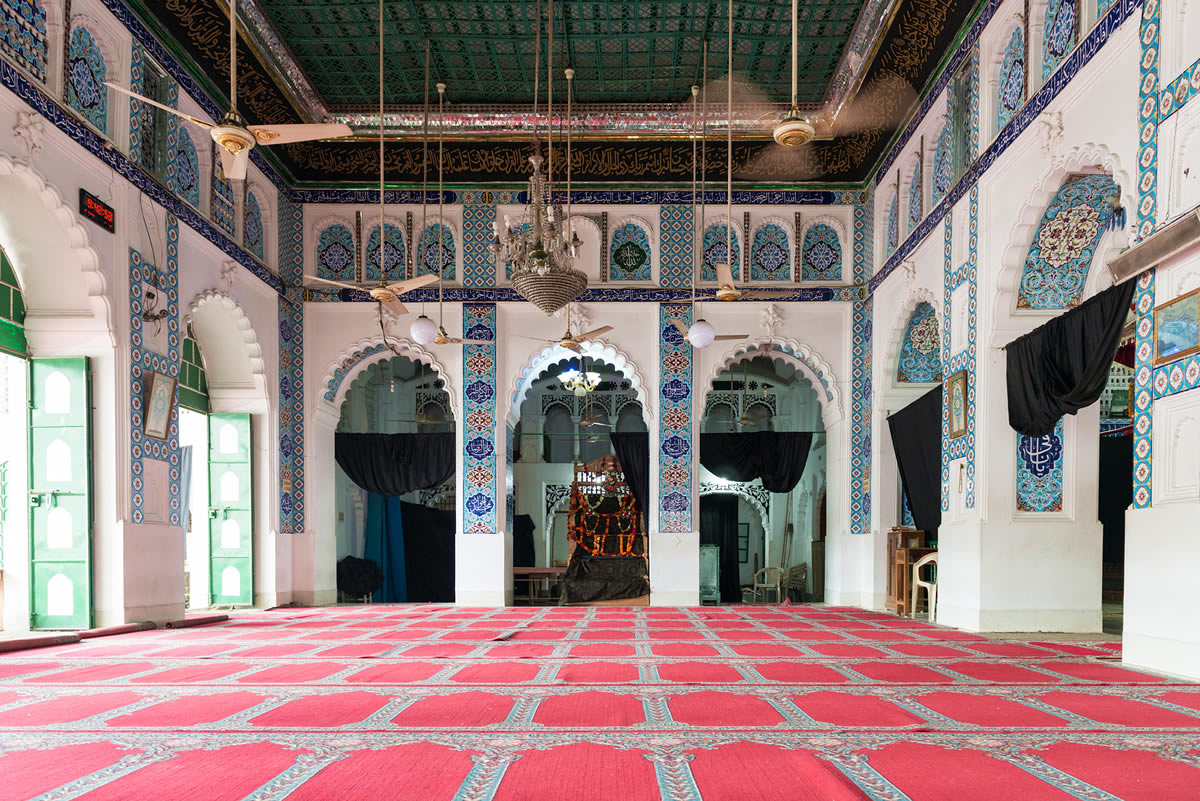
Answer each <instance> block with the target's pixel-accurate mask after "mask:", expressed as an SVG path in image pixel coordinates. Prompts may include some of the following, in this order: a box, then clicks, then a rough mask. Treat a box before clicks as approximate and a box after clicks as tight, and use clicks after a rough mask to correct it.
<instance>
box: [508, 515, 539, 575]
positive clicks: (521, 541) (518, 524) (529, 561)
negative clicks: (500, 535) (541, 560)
mask: <svg viewBox="0 0 1200 801" xmlns="http://www.w3.org/2000/svg"><path fill="white" fill-rule="evenodd" d="M534 528H535V526H534V525H533V518H532V517H530V516H529V515H517V516H516V517H514V518H513V567H533V566H534V565H535V564H536V563H537V553H536V551H534V547H533V530H534ZM530 584H532V582H531V581H530V580H529V579H514V580H513V592H514V593H515V594H517V595H528V594H529V589H530Z"/></svg>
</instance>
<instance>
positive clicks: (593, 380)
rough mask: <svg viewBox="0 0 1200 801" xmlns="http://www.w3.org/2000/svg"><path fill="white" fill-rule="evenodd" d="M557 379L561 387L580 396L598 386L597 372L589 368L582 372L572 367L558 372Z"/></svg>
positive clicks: (598, 375) (598, 376) (598, 377)
mask: <svg viewBox="0 0 1200 801" xmlns="http://www.w3.org/2000/svg"><path fill="white" fill-rule="evenodd" d="M558 380H559V381H560V382H561V383H562V385H563V389H566V390H568V391H570V392H573V393H575V395H576V396H578V397H581V398H582V397H583V396H584V395H587V394H588V393H589V392H591V391H592V390H594V389H595V388H596V387H598V386H600V374H599V373H594V372H592V371H590V370H589V371H587V372H582V371H580V370H578V369H577V368H574V367H572V368H570V369H568V370H564V371H563V372H561V373H559V375H558Z"/></svg>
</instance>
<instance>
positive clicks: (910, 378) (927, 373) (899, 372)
mask: <svg viewBox="0 0 1200 801" xmlns="http://www.w3.org/2000/svg"><path fill="white" fill-rule="evenodd" d="M941 380H942V338H941V334H940V332H939V329H938V320H937V314H936V313H935V312H934V310H933V306H930V305H929V304H928V303H918V304H917V307H916V308H915V309H913V313H912V317H910V318H909V320H908V327H907V328H906V329H905V330H904V342H903V343H902V344H901V346H900V359H899V362H898V364H897V365H896V381H897V382H898V383H912V384H926V383H933V382H937V381H941Z"/></svg>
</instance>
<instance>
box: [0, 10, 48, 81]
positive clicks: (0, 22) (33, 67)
mask: <svg viewBox="0 0 1200 801" xmlns="http://www.w3.org/2000/svg"><path fill="white" fill-rule="evenodd" d="M0 53H3V54H4V55H6V56H8V57H9V58H11V59H13V60H14V61H16V62H17V63H18V64H20V65H21V67H22V68H23V69H25V70H26V71H28V72H29V74H30V75H32V76H33V77H34V78H37V79H38V80H39V81H41V82H42V83H45V82H46V62H47V61H48V59H49V56H50V40H49V38H48V37H47V35H46V9H45V8H43V7H42V4H41V3H39V2H37V0H0Z"/></svg>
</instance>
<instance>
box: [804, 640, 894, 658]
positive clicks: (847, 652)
mask: <svg viewBox="0 0 1200 801" xmlns="http://www.w3.org/2000/svg"><path fill="white" fill-rule="evenodd" d="M808 647H809V648H811V649H813V650H814V651H816V652H817V653H818V654H824V655H825V656H858V657H874V656H886V654H885V653H884V652H883V651H880V650H879V649H878V648H874V647H872V646H870V645H850V644H849V643H840V642H832V643H816V644H814V645H810V646H808Z"/></svg>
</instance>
